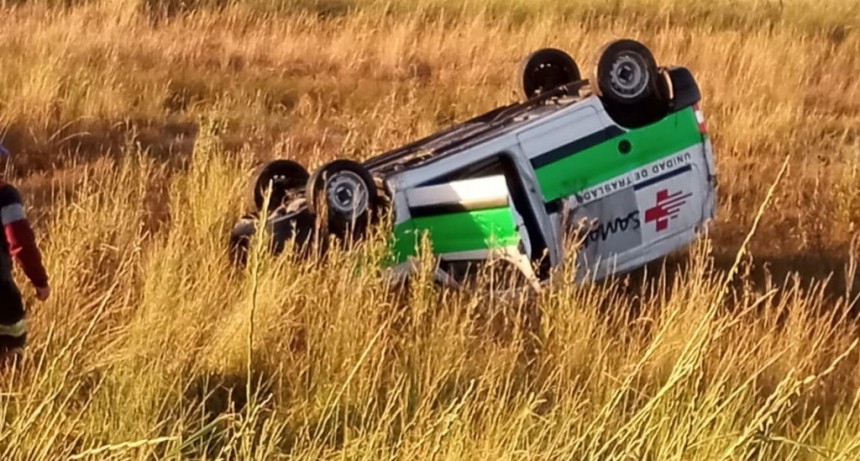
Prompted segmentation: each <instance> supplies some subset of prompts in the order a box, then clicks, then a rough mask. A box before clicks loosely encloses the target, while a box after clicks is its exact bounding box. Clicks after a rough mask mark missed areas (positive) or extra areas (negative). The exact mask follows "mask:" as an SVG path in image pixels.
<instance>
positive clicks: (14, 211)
mask: <svg viewBox="0 0 860 461" xmlns="http://www.w3.org/2000/svg"><path fill="white" fill-rule="evenodd" d="M26 217H27V216H26V215H25V213H24V207H23V206H22V205H21V204H20V203H13V204H11V205H6V206H4V207H3V208H0V223H2V224H3V225H4V226H5V225H7V224H11V223H13V222H16V221H21V220H23V219H26Z"/></svg>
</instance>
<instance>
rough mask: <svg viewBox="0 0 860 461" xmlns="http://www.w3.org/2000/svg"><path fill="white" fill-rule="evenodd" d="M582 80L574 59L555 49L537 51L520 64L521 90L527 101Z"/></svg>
mask: <svg viewBox="0 0 860 461" xmlns="http://www.w3.org/2000/svg"><path fill="white" fill-rule="evenodd" d="M581 79H582V74H581V73H580V71H579V66H577V65H576V62H575V61H574V60H573V58H571V57H570V55H568V54H567V53H565V52H564V51H561V50H557V49H555V48H542V49H540V50H537V51H535V52H534V53H532V54H530V55H528V56H526V57H525V58H524V59H523V61H522V63H521V64H520V81H521V85H522V88H521V89H522V92H523V96H524V97H525V98H526V99H531V98H533V97H535V96H539V95H540V94H542V93H545V92H547V91H550V90H553V89H555V88H558V87H560V86H562V85H567V84H568V83H573V82H576V81H579V80H581Z"/></svg>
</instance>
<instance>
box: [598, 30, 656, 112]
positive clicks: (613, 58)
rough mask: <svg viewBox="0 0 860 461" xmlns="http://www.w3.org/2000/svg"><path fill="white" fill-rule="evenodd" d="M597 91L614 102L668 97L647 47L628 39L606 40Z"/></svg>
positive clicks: (622, 102) (626, 103) (629, 102)
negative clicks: (665, 94) (607, 41)
mask: <svg viewBox="0 0 860 461" xmlns="http://www.w3.org/2000/svg"><path fill="white" fill-rule="evenodd" d="M595 73H596V75H595V81H596V84H597V85H596V88H595V90H596V92H597V94H598V95H599V96H600V97H602V98H604V99H605V100H607V101H609V102H610V103H613V104H618V105H628V106H629V105H635V104H638V103H640V102H643V101H649V100H650V101H654V100H655V99H660V100H665V97H664V96H663V95H662V94H661V93H662V92H661V89H662V88H663V86H664V85H663V82H662V81H661V80H662V77H661V75H660V71H659V69H658V68H657V64H656V62H655V60H654V56H653V55H652V54H651V51H650V50H648V48H647V47H646V46H645V45H643V44H641V43H639V42H637V41H635V40H629V39H622V40H615V41H613V42H609V43H607V44H606V45H605V46H604V47H603V49H602V50H601V51H600V53H599V55H598V60H597V66H596V69H595Z"/></svg>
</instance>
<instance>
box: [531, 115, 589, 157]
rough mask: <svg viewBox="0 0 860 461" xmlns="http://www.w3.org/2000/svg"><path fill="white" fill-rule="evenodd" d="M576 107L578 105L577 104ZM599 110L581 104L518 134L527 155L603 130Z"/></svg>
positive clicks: (535, 154) (538, 153)
mask: <svg viewBox="0 0 860 461" xmlns="http://www.w3.org/2000/svg"><path fill="white" fill-rule="evenodd" d="M575 107H576V106H575ZM603 128H604V126H603V125H602V124H601V121H600V118H599V117H598V116H597V110H596V109H595V108H594V107H592V106H589V105H584V106H580V107H578V108H576V109H574V110H572V111H571V112H569V113H566V114H564V115H562V116H561V117H559V118H556V119H553V120H549V121H547V122H545V123H542V124H540V125H539V126H537V127H535V128H529V129H528V130H525V131H523V132H522V133H520V134H519V135H517V139H519V141H520V144H521V145H522V148H523V151H524V152H525V154H526V157H528V158H533V157H536V156H538V155H540V154H543V153H545V152H547V151H550V150H552V149H555V148H556V147H560V146H563V145H565V144H567V143H570V142H572V141H575V140H577V139H580V138H583V137H585V136H588V135H590V134H592V133H596V132H598V131H600V130H602V129H603Z"/></svg>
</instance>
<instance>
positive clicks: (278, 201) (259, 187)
mask: <svg viewBox="0 0 860 461" xmlns="http://www.w3.org/2000/svg"><path fill="white" fill-rule="evenodd" d="M309 177H310V174H309V173H308V170H306V169H305V167H303V166H301V165H299V164H298V163H296V162H294V161H292V160H274V161H271V162H269V163H267V164H265V165H263V167H262V168H261V169H260V171H259V173H258V174H257V175H256V178H255V179H254V186H253V187H254V190H253V198H254V206H256V209H257V210H258V211H260V210H262V208H263V201H264V198H265V194H266V190H267V189H268V187H269V182H270V181H273V184H272V186H273V187H272V194H271V198H270V200H269V209H268V211H270V212H271V211H273V210H275V209H277V208H278V207H280V206H281V205H283V204H284V199H286V198H287V195H288V192H289V191H290V190H292V189H297V188H301V187H302V186H304V185H305V184H306V183H307V181H308V178H309Z"/></svg>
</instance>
